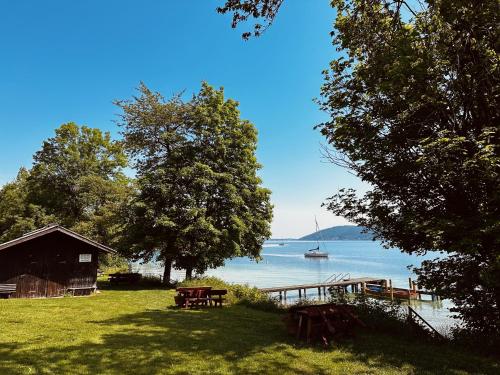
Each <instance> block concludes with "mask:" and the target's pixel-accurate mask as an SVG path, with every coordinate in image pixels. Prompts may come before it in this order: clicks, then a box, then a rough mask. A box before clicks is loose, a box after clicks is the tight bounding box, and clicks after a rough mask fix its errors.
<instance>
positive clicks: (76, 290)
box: [68, 285, 97, 296]
mask: <svg viewBox="0 0 500 375" xmlns="http://www.w3.org/2000/svg"><path fill="white" fill-rule="evenodd" d="M84 290H90V291H91V292H93V293H95V291H96V290H97V287H96V286H95V285H93V286H80V287H71V288H68V292H69V293H71V295H73V296H74V295H75V292H78V291H84Z"/></svg>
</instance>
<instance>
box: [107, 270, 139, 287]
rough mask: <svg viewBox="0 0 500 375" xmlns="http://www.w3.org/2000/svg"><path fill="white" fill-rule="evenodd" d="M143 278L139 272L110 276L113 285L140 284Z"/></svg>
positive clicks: (112, 274) (119, 273)
mask: <svg viewBox="0 0 500 375" xmlns="http://www.w3.org/2000/svg"><path fill="white" fill-rule="evenodd" d="M141 278H142V275H141V274H140V273H137V272H133V273H121V272H118V273H111V274H109V278H108V280H109V282H110V283H112V284H117V283H130V284H135V283H138V282H139V281H140V280H141Z"/></svg>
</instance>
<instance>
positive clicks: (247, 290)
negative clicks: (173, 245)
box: [179, 277, 281, 312]
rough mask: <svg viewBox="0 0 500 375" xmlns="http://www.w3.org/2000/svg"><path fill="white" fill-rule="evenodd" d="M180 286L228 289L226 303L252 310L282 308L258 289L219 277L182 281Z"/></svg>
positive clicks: (275, 309) (276, 309)
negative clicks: (227, 281)
mask: <svg viewBox="0 0 500 375" xmlns="http://www.w3.org/2000/svg"><path fill="white" fill-rule="evenodd" d="M179 286H184V287H189V286H211V287H212V288H213V289H227V296H226V301H227V302H228V303H230V304H234V305H244V306H248V307H251V308H255V309H259V310H263V311H272V312H278V311H281V308H280V307H279V306H278V303H277V300H276V299H275V298H272V297H270V296H269V295H267V294H266V293H262V292H260V291H259V289H258V288H255V287H251V286H249V285H241V284H229V283H226V282H225V281H223V280H221V279H219V278H217V277H199V278H194V279H191V280H184V281H182V282H181V283H180V284H179Z"/></svg>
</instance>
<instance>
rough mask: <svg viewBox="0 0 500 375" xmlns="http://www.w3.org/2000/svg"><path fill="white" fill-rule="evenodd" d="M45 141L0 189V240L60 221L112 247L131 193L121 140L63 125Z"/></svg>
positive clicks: (117, 240) (93, 131)
mask: <svg viewBox="0 0 500 375" xmlns="http://www.w3.org/2000/svg"><path fill="white" fill-rule="evenodd" d="M55 133H56V134H55V136H54V137H51V138H49V139H47V140H46V141H44V143H43V145H42V147H41V149H40V150H39V151H37V152H36V154H35V155H34V157H33V159H34V164H33V167H32V168H31V169H30V170H26V169H24V168H22V169H21V170H20V171H19V174H18V176H17V178H16V179H15V180H14V181H12V182H10V183H8V184H6V185H4V186H3V187H2V188H1V189H0V241H2V242H3V241H6V240H9V239H12V238H15V237H18V236H20V235H22V234H24V233H26V232H29V231H31V230H34V229H38V228H40V227H42V226H44V225H46V224H49V223H54V222H56V223H59V224H61V225H63V226H65V227H67V228H69V229H72V230H74V231H76V232H78V233H81V234H83V235H86V236H89V237H91V238H93V239H95V240H97V241H101V242H103V243H106V244H108V245H111V246H116V245H118V244H119V243H120V237H121V228H122V219H121V211H122V210H123V208H124V207H125V206H126V205H127V201H128V199H129V197H130V195H131V192H132V190H131V186H130V185H131V182H130V180H129V179H128V178H127V177H126V176H125V175H124V174H123V168H124V167H125V166H126V165H127V158H126V155H125V153H124V150H123V146H122V144H121V143H120V142H117V141H113V140H112V139H111V136H110V134H108V133H102V132H101V131H100V130H99V129H92V128H88V127H85V126H81V127H80V126H78V125H76V124H74V123H68V124H63V125H61V126H60V127H59V128H57V129H56V130H55Z"/></svg>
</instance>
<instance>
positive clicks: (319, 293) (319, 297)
mask: <svg viewBox="0 0 500 375" xmlns="http://www.w3.org/2000/svg"><path fill="white" fill-rule="evenodd" d="M318 299H319V300H320V301H321V287H320V286H318Z"/></svg>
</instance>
